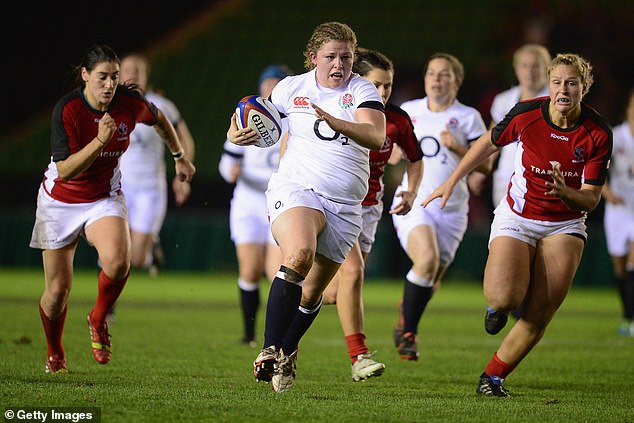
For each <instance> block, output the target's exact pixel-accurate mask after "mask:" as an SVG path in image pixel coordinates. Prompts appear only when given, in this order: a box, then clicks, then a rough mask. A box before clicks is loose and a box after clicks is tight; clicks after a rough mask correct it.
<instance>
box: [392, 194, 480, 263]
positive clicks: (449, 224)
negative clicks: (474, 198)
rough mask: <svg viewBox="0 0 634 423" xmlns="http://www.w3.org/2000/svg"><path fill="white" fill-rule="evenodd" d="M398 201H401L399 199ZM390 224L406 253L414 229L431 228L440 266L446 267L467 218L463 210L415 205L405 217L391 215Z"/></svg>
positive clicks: (452, 255) (452, 256)
mask: <svg viewBox="0 0 634 423" xmlns="http://www.w3.org/2000/svg"><path fill="white" fill-rule="evenodd" d="M395 198H396V197H395ZM398 201H399V202H400V201H401V200H400V198H399V199H398ZM392 222H393V223H394V229H396V235H397V236H398V240H399V241H400V243H401V247H402V248H403V250H404V251H407V241H408V240H409V235H410V233H411V232H412V230H413V229H414V228H415V227H417V226H422V225H426V226H431V227H432V229H433V230H434V232H435V234H436V241H437V242H438V250H439V254H440V264H441V265H442V266H444V267H447V266H449V265H450V264H451V262H453V260H454V258H455V257H456V251H458V247H459V246H460V243H461V242H462V238H463V237H464V234H465V232H466V231H467V225H468V223H469V217H468V214H467V213H465V211H464V210H447V209H441V208H439V207H438V206H436V205H434V204H430V205H428V206H427V207H423V206H421V205H420V204H417V205H416V204H415V205H414V207H412V210H410V212H409V213H407V214H406V215H402V216H401V215H397V214H394V215H392Z"/></svg>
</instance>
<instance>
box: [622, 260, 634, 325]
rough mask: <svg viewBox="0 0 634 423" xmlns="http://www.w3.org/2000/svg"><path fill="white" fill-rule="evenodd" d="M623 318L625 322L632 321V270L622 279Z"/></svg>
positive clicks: (633, 283) (633, 306)
mask: <svg viewBox="0 0 634 423" xmlns="http://www.w3.org/2000/svg"><path fill="white" fill-rule="evenodd" d="M622 292H623V294H622V301H623V317H624V318H625V319H627V320H632V319H634V270H628V271H627V273H626V275H625V278H623V290H622Z"/></svg>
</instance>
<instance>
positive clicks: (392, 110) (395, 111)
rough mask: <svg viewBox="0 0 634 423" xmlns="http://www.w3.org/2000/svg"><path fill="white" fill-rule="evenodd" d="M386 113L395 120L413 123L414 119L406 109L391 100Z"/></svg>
mask: <svg viewBox="0 0 634 423" xmlns="http://www.w3.org/2000/svg"><path fill="white" fill-rule="evenodd" d="M385 114H386V116H387V117H388V118H389V119H390V120H393V121H406V122H409V123H410V124H411V123H412V119H411V118H410V116H409V113H407V112H406V111H405V110H403V109H402V108H401V107H399V106H397V105H396V104H394V103H390V102H389V101H388V102H387V104H386V105H385Z"/></svg>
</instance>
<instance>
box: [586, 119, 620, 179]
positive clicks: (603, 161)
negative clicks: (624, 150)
mask: <svg viewBox="0 0 634 423" xmlns="http://www.w3.org/2000/svg"><path fill="white" fill-rule="evenodd" d="M591 121H592V122H594V124H595V125H596V127H595V128H591V129H589V133H590V134H591V137H592V139H593V140H594V148H593V149H592V154H590V155H589V158H588V160H587V161H586V164H585V166H584V168H583V183H584V184H589V185H603V184H604V183H605V181H606V179H607V176H608V166H609V163H610V158H611V157H612V147H613V142H614V139H613V138H614V135H613V132H612V128H611V127H610V125H609V124H608V123H607V122H606V121H604V120H603V118H601V117H600V116H599V115H598V114H595V115H594V116H592V118H591Z"/></svg>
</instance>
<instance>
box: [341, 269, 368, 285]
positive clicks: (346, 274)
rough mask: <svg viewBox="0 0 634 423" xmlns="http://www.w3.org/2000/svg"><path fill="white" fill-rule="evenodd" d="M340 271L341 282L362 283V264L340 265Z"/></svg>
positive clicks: (349, 283)
mask: <svg viewBox="0 0 634 423" xmlns="http://www.w3.org/2000/svg"><path fill="white" fill-rule="evenodd" d="M340 271H341V283H342V284H344V285H346V286H357V285H362V284H363V276H364V267H363V266H356V265H355V266H342V267H341V268H340Z"/></svg>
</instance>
